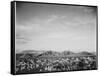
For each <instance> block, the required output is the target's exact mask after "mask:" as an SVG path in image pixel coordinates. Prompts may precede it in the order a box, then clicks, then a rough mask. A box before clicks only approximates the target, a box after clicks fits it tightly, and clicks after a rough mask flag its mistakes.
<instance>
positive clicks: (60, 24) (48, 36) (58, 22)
mask: <svg viewBox="0 0 100 76" xmlns="http://www.w3.org/2000/svg"><path fill="white" fill-rule="evenodd" d="M95 49H96V7H85V6H69V5H50V4H35V3H17V4H16V51H17V52H20V51H23V50H55V51H63V50H71V51H74V52H76V51H96V50H95Z"/></svg>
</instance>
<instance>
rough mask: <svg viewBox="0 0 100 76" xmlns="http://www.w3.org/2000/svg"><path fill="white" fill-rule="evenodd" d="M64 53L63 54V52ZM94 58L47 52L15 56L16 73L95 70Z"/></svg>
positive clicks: (85, 55) (86, 55)
mask: <svg viewBox="0 0 100 76" xmlns="http://www.w3.org/2000/svg"><path fill="white" fill-rule="evenodd" d="M64 53H65V52H64ZM95 69H97V67H96V56H95V55H93V54H90V53H89V54H88V53H86V52H85V54H83V55H82V53H81V54H76V53H72V52H71V53H70V52H68V53H67V52H66V53H65V54H63V53H58V52H52V51H47V52H43V53H41V54H35V53H23V54H22V53H21V54H20V53H18V54H16V73H18V74H21V73H39V72H53V71H77V70H95Z"/></svg>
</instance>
